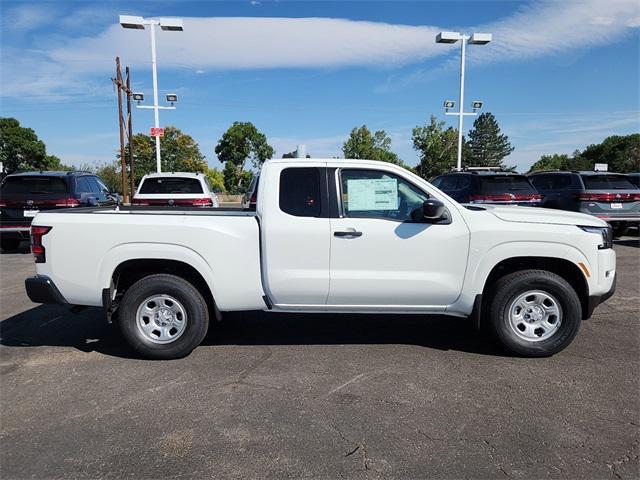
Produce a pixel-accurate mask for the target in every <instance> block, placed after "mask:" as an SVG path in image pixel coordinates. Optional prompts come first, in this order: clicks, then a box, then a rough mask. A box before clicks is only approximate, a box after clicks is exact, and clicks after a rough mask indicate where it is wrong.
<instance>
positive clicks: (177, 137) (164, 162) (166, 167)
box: [127, 126, 208, 183]
mask: <svg viewBox="0 0 640 480" xmlns="http://www.w3.org/2000/svg"><path fill="white" fill-rule="evenodd" d="M131 141H132V145H133V152H134V155H135V181H136V183H138V182H140V180H141V179H142V177H143V176H144V175H146V174H147V173H150V172H155V171H156V144H155V140H154V139H153V138H152V137H150V136H148V135H145V134H144V133H137V134H135V135H134V136H133V138H132V140H131ZM127 148H128V146H127ZM160 153H161V167H162V171H163V172H206V171H207V168H208V166H207V161H206V159H205V157H204V155H202V153H201V152H200V147H199V146H198V143H197V142H196V141H195V140H194V139H193V138H192V137H191V136H190V135H187V134H185V133H183V132H182V131H181V130H180V129H179V128H176V127H172V126H168V127H165V129H164V137H162V138H160Z"/></svg>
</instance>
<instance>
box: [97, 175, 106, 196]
mask: <svg viewBox="0 0 640 480" xmlns="http://www.w3.org/2000/svg"><path fill="white" fill-rule="evenodd" d="M94 178H95V180H96V183H97V184H98V189H99V191H100V192H102V193H109V187H107V186H106V185H105V184H104V182H103V181H102V180H100V178H98V177H94Z"/></svg>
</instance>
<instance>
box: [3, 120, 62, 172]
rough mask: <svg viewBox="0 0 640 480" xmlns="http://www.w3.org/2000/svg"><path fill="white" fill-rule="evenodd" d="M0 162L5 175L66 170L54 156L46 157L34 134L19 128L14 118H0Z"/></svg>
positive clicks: (45, 150)
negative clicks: (27, 171) (24, 171)
mask: <svg viewBox="0 0 640 480" xmlns="http://www.w3.org/2000/svg"><path fill="white" fill-rule="evenodd" d="M0 162H2V164H3V166H4V169H5V172H6V173H13V172H15V171H18V170H61V169H68V167H64V166H63V165H62V163H61V161H60V159H59V158H58V157H56V156H55V155H47V149H46V147H45V144H44V142H43V141H42V140H40V139H39V138H38V136H37V135H36V132H34V131H33V130H32V129H31V128H26V127H22V126H20V122H19V121H18V120H16V119H15V118H0Z"/></svg>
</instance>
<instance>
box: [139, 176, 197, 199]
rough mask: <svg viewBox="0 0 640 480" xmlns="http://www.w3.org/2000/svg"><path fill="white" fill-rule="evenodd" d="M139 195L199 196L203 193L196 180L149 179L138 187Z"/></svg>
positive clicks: (178, 178)
mask: <svg viewBox="0 0 640 480" xmlns="http://www.w3.org/2000/svg"><path fill="white" fill-rule="evenodd" d="M138 193H139V194H143V195H144V194H154V193H155V194H158V193H159V194H167V195H168V194H199V193H204V191H203V190H202V184H201V183H200V180H198V179H197V178H184V177H183V178H181V177H151V178H146V179H145V180H144V182H142V185H141V186H140V191H139V192H138Z"/></svg>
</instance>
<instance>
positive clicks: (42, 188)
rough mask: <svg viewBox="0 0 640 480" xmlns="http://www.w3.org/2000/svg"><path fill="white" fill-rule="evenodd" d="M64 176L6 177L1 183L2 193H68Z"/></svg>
mask: <svg viewBox="0 0 640 480" xmlns="http://www.w3.org/2000/svg"><path fill="white" fill-rule="evenodd" d="M68 192H69V187H68V185H67V182H66V181H65V179H64V178H60V177H46V176H44V175H38V176H35V175H34V176H32V177H30V176H16V177H7V178H5V180H4V182H3V183H2V195H12V194H13V195H54V194H58V193H68Z"/></svg>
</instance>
